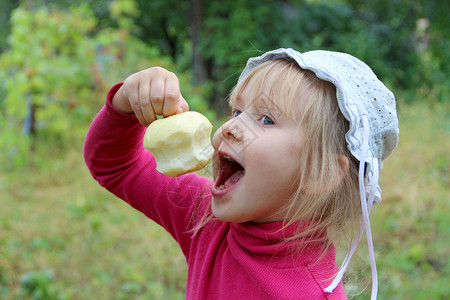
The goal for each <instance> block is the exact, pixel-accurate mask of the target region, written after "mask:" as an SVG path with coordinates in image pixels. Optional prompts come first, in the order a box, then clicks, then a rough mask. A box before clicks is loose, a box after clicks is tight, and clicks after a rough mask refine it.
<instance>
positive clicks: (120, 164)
mask: <svg viewBox="0 0 450 300" xmlns="http://www.w3.org/2000/svg"><path fill="white" fill-rule="evenodd" d="M120 86H121V84H117V85H115V86H114V87H113V88H112V89H111V90H110V91H109V93H108V96H107V101H106V104H105V106H104V107H103V108H102V109H101V111H100V112H99V113H98V115H97V116H96V117H95V119H94V121H93V122H92V124H91V126H90V128H89V131H88V133H87V136H86V140H85V144H84V158H85V161H86V165H87V166H88V168H89V170H90V171H91V174H92V176H93V177H94V178H95V179H96V180H97V181H98V182H99V184H100V185H101V186H103V187H105V188H106V189H107V190H109V191H110V192H112V193H113V194H115V195H116V196H117V197H119V198H121V199H123V200H125V201H126V202H128V203H129V204H130V205H131V206H132V207H134V208H135V209H137V210H139V211H141V212H142V213H144V214H145V215H146V216H147V217H149V218H151V219H152V220H154V221H155V222H157V223H159V224H160V225H161V226H163V227H164V228H165V229H166V230H167V231H168V232H169V233H170V234H171V235H172V236H173V237H174V238H175V239H176V240H177V241H178V242H179V243H180V245H181V246H182V250H183V252H184V253H185V254H187V253H186V252H187V251H188V248H189V244H190V241H191V233H187V231H188V229H189V228H188V225H189V222H190V221H191V215H192V210H193V209H194V207H195V206H194V205H193V201H196V200H197V199H199V197H200V196H201V194H202V192H203V190H204V189H208V183H209V180H208V179H207V178H203V177H200V176H197V175H196V174H189V175H184V176H180V177H175V178H172V177H168V176H165V175H162V174H160V173H159V172H158V171H156V169H155V168H156V163H155V160H154V159H153V156H152V154H151V153H150V152H148V151H147V150H145V149H144V148H143V145H142V139H143V135H144V133H145V127H144V126H142V125H141V124H140V123H139V122H138V120H137V118H136V117H135V116H134V115H127V114H124V113H121V112H119V111H117V110H116V109H115V108H114V107H113V106H112V105H111V103H110V101H111V100H112V97H113V95H114V94H115V92H116V91H117V90H118V89H119V88H120Z"/></svg>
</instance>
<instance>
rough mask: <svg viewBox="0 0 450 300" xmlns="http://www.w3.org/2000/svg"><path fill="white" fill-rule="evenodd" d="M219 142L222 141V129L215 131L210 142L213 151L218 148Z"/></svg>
mask: <svg viewBox="0 0 450 300" xmlns="http://www.w3.org/2000/svg"><path fill="white" fill-rule="evenodd" d="M221 141H222V127H220V128H219V129H217V131H216V132H215V133H214V136H213V138H212V141H211V144H212V146H213V147H214V149H215V150H217V149H218V148H219V146H220V143H221Z"/></svg>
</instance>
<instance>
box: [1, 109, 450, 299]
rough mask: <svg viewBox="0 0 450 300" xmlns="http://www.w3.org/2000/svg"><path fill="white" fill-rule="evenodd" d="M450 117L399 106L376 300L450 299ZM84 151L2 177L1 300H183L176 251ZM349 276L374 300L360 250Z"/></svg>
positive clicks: (381, 211)
mask: <svg viewBox="0 0 450 300" xmlns="http://www.w3.org/2000/svg"><path fill="white" fill-rule="evenodd" d="M449 111H450V110H449V107H448V105H446V106H444V105H443V104H440V105H437V104H435V105H433V106H432V107H431V108H430V106H427V105H425V104H420V103H416V104H415V105H414V106H401V109H400V114H399V118H400V130H401V136H400V144H399V146H398V148H397V149H396V150H395V151H394V154H393V155H392V157H390V158H388V160H387V161H386V163H385V168H384V169H383V171H382V174H381V187H382V189H383V202H382V203H381V204H380V205H378V206H376V207H375V208H374V210H373V213H372V216H371V218H372V226H373V232H374V241H375V251H376V257H377V265H378V271H379V279H380V288H379V299H445V298H447V299H448V298H449V296H450V293H449V292H450V288H449V285H448V281H449V280H450V266H449V264H448V257H449V255H450V248H449V245H448V244H449V243H448V237H449V236H450V222H449V219H450V218H449V217H448V215H449V211H450V210H449V199H450V193H449V185H450V180H449V165H450V162H449V149H450V142H449V141H450V138H449V132H450V123H449ZM81 148H82V141H78V142H76V143H74V145H73V148H72V149H71V150H70V151H68V152H67V153H64V151H62V152H61V151H60V152H58V153H51V152H50V151H51V150H52V149H54V145H52V146H46V147H41V148H40V149H38V150H37V153H36V154H34V155H31V156H30V163H29V166H28V167H26V168H20V169H16V170H13V171H8V172H3V173H0V208H1V209H0V299H50V300H51V299H183V298H184V287H185V280H186V265H185V261H184V257H183V256H182V254H181V252H180V251H179V249H178V246H177V245H176V244H175V242H174V241H172V239H171V237H170V236H169V234H167V233H165V232H164V230H163V229H161V228H159V227H158V226H157V225H155V224H153V223H152V222H151V221H149V220H148V219H146V218H145V217H144V216H143V215H141V214H140V213H139V212H136V211H134V210H133V209H132V208H130V207H129V206H128V205H127V204H126V203H124V202H122V201H121V200H118V199H116V198H115V197H114V196H112V195H110V194H109V193H107V192H106V191H105V190H103V189H102V188H100V187H99V186H98V185H97V183H96V182H95V181H94V180H93V179H92V178H91V176H90V174H89V172H88V170H87V169H86V167H85V165H84V161H83V159H82V155H81ZM349 275H350V276H349V279H348V280H347V281H348V284H347V285H346V289H347V291H348V293H349V295H350V294H359V295H357V296H354V299H368V298H369V295H370V285H369V286H368V287H367V289H366V290H365V291H364V287H365V286H366V285H368V284H369V283H370V270H369V263H368V259H367V255H366V250H365V247H364V246H363V245H362V246H361V247H360V251H359V256H358V257H356V258H355V260H354V261H352V263H351V265H350V272H349ZM361 292H362V293H361Z"/></svg>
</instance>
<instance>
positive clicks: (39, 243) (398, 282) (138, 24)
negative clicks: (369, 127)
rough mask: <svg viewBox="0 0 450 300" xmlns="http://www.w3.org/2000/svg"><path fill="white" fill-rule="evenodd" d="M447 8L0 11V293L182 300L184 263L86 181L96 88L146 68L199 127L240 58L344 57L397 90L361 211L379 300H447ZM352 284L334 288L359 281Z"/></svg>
mask: <svg viewBox="0 0 450 300" xmlns="http://www.w3.org/2000/svg"><path fill="white" fill-rule="evenodd" d="M448 11H449V4H448V1H439V0H430V1H423V0H421V1H409V0H376V1H363V0H336V1H332V0H236V1H201V0H189V1H176V0H152V1H147V0H80V1H71V0H26V1H25V0H11V1H0V24H1V25H2V26H0V153H1V156H0V171H1V172H0V194H1V195H2V197H0V204H1V205H0V206H1V207H2V209H1V210H0V214H2V215H1V218H0V249H1V253H2V255H0V298H2V299H3V298H5V299H11V298H12V299H24V298H25V299H30V298H31V299H88V298H92V297H93V295H94V297H97V298H100V299H111V298H113V297H115V299H130V298H133V299H145V298H149V297H152V298H153V299H182V298H183V295H184V293H183V289H184V284H185V280H186V278H185V277H186V270H185V268H186V266H185V262H184V258H183V257H182V255H181V253H179V252H176V250H177V248H176V246H175V245H174V242H173V241H172V240H171V238H170V236H168V235H167V234H166V233H164V231H163V230H162V229H160V228H158V227H155V226H153V227H152V225H146V226H147V227H145V226H143V222H142V216H140V215H138V214H137V213H135V212H134V211H131V210H127V209H122V207H120V205H123V204H122V203H117V202H114V201H112V198H113V196H111V195H106V194H105V193H104V192H103V191H101V190H100V189H99V188H98V187H97V185H96V183H95V182H94V181H93V180H92V179H91V177H90V175H89V174H88V171H87V170H86V169H85V167H84V165H83V162H82V158H81V155H80V152H81V147H82V142H83V137H84V134H85V132H86V130H87V127H88V125H89V122H90V120H92V118H93V117H94V115H95V114H96V113H97V111H98V110H99V108H100V107H101V106H102V105H103V103H104V98H105V93H106V91H107V90H108V89H109V88H110V86H111V85H113V84H115V83H116V82H119V81H122V80H124V79H125V78H126V77H127V76H128V75H130V74H132V73H134V72H136V71H138V70H140V69H144V68H147V67H149V66H153V65H160V66H163V67H166V68H168V69H169V70H171V71H174V72H176V73H177V75H178V76H179V79H180V85H181V89H182V92H183V94H184V97H185V98H186V99H187V100H188V102H189V104H190V107H191V109H193V110H198V111H201V112H203V113H205V114H206V115H207V116H208V118H210V119H211V120H212V121H214V119H216V111H219V114H220V113H222V112H223V110H224V109H225V108H226V102H225V101H224V98H226V95H227V93H228V91H229V90H230V88H231V87H232V86H233V85H234V84H235V82H236V79H237V77H238V75H239V73H240V71H241V70H242V68H243V67H244V66H245V62H246V60H247V59H248V58H249V57H252V56H256V55H259V54H260V53H262V52H264V51H267V50H271V49H274V48H278V47H292V48H295V49H297V50H299V51H302V52H303V51H308V50H312V49H318V48H321V49H328V50H335V51H343V52H348V53H350V54H353V55H355V56H357V57H358V58H360V59H362V60H364V61H365V62H367V63H368V64H369V65H370V66H371V67H372V68H373V69H374V71H375V73H376V74H377V75H378V76H379V77H380V78H381V79H382V80H383V81H384V82H385V83H386V84H387V85H388V86H389V87H390V88H391V89H392V90H393V91H394V94H396V95H397V98H398V99H399V102H398V105H399V118H400V126H401V134H402V135H401V139H400V144H399V147H398V149H397V150H396V152H398V153H395V154H394V157H393V158H392V160H390V161H389V162H388V163H387V164H386V167H385V169H384V175H383V176H384V177H383V176H382V177H383V178H384V181H385V182H384V186H386V191H387V194H386V192H384V193H385V200H384V202H385V203H384V204H383V205H381V210H378V211H379V212H377V210H375V211H374V217H373V218H374V221H375V222H374V224H378V225H374V226H375V228H374V229H375V230H374V232H375V233H374V239H375V241H376V245H377V246H376V247H378V248H376V251H377V256H378V257H382V259H380V260H378V261H377V263H378V265H379V269H380V283H381V284H380V298H381V297H383V299H385V298H386V299H446V298H448V297H449V293H450V292H449V288H448V284H446V283H445V282H447V281H448V278H449V276H450V275H449V274H450V270H449V264H448V261H447V259H446V258H447V257H448V255H449V247H448V242H447V240H446V237H447V236H448V230H449V228H450V227H449V218H448V211H449V207H448V200H447V199H448V195H449V157H448V147H449V146H448V141H449V140H450V139H448V133H449V130H450V125H449V120H450V118H449V97H448V95H449V89H450V80H449V78H448V74H450V70H449V67H450V40H449V38H448V28H450V24H449V20H450V19H449V18H448ZM198 70H201V71H202V72H197V71H198ZM417 120H421V121H420V122H418V121H417ZM216 126H217V125H216ZM436 141H439V142H436ZM58 158H59V159H58ZM386 178H387V179H386ZM394 183H395V184H394ZM79 191H83V193H81V194H80V192H79ZM4 195H5V196H4ZM108 197H109V198H108ZM61 201H63V202H61ZM11 203H14V205H11ZM61 203H63V205H61ZM49 211H51V212H52V217H51V218H49ZM30 216H32V217H30ZM148 223H149V222H145V224H148ZM377 226H378V227H379V228H376V227H377ZM124 227H126V228H127V230H126V231H124V230H122V228H124ZM378 232H379V234H378ZM143 236H145V239H143V238H142V237H143ZM152 239H153V240H158V243H156V244H155V243H154V244H152V245H151V247H152V248H151V249H152V250H151V251H149V250H148V247H149V245H148V244H146V242H145V241H148V240H152ZM380 241H381V242H380ZM105 249H106V252H107V253H105ZM174 249H175V250H174ZM108 251H109V252H108ZM124 253H125V254H124ZM129 257H139V258H143V259H142V260H140V259H137V260H134V259H133V260H130V259H129ZM99 258H101V259H99ZM147 258H148V259H147ZM85 266H88V267H85ZM367 268H368V264H367V262H366V261H364V262H362V263H361V264H360V265H358V264H357V265H356V266H354V267H353V270H355V271H354V272H355V273H358V272H360V274H369V273H370V270H368V269H367ZM68 269H70V270H71V271H70V272H67V270H68ZM355 277H356V279H355V282H354V283H353V282H351V276H350V277H349V278H350V279H349V280H350V281H348V282H347V284H346V288H347V290H348V291H349V292H350V293H349V294H351V293H352V292H354V293H359V292H360V291H361V290H362V289H363V288H364V286H365V284H366V283H367V282H366V281H364V280H363V281H361V282H360V281H359V277H363V279H366V278H365V277H366V276H365V275H363V276H355ZM369 280H370V276H369ZM369 292H370V291H366V292H364V293H363V294H362V298H367V297H368V293H369ZM11 295H13V296H11ZM14 297H15V298H14ZM357 298H359V297H357Z"/></svg>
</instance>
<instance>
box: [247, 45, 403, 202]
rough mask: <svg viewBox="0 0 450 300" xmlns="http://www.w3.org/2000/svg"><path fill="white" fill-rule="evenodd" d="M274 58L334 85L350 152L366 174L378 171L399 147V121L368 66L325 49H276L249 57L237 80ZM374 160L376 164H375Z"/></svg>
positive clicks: (385, 90) (378, 194) (388, 93)
mask: <svg viewBox="0 0 450 300" xmlns="http://www.w3.org/2000/svg"><path fill="white" fill-rule="evenodd" d="M277 58H285V59H290V60H295V61H296V62H297V63H298V65H299V66H300V67H301V68H303V69H308V70H311V71H313V72H314V73H315V74H316V75H317V77H319V78H321V79H323V80H326V81H329V82H331V83H333V84H334V85H335V86H336V96H337V99H338V102H339V107H340V109H341V112H342V114H343V115H344V116H345V118H346V119H347V120H348V121H349V122H350V130H349V131H348V132H347V134H346V136H345V138H346V140H347V144H348V147H349V149H350V151H351V153H352V154H353V155H354V156H355V157H356V158H357V159H358V160H360V161H361V159H362V157H364V158H365V160H366V163H367V164H368V166H369V172H370V171H371V168H373V167H375V166H374V165H377V167H378V168H379V169H381V167H382V165H383V161H384V159H385V158H386V157H387V156H389V155H390V154H391V153H392V151H393V150H394V148H395V147H396V146H397V144H398V135H399V129H398V119H397V110H396V103H395V98H394V95H393V94H392V92H391V91H390V90H389V89H388V88H387V87H386V86H385V85H384V84H383V83H382V82H381V81H380V80H379V79H378V78H377V76H376V75H375V74H374V73H373V71H372V70H371V69H370V67H369V66H367V65H366V64H365V63H364V62H362V61H361V60H359V59H357V58H355V57H353V56H351V55H349V54H346V53H340V52H332V51H324V50H315V51H309V52H305V53H300V52H298V51H295V50H293V49H277V50H273V51H270V52H267V53H264V54H263V55H261V56H259V57H254V58H250V59H249V60H248V62H247V66H246V67H245V69H244V71H243V72H242V74H241V76H240V77H239V80H242V79H243V78H244V77H245V76H246V75H247V74H248V73H250V71H251V70H253V69H254V68H255V67H256V66H258V65H259V64H262V63H263V62H265V61H268V60H272V59H277ZM363 115H366V116H367V118H368V119H369V126H370V136H369V149H368V153H365V155H364V154H363V153H362V152H361V151H362V149H363V147H362V140H363V135H364V128H363V122H362V116H363ZM373 159H376V160H377V161H378V163H377V164H374V163H373ZM377 171H379V170H377ZM379 201H381V189H380V188H379V186H378V185H377V192H376V196H375V202H379Z"/></svg>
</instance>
